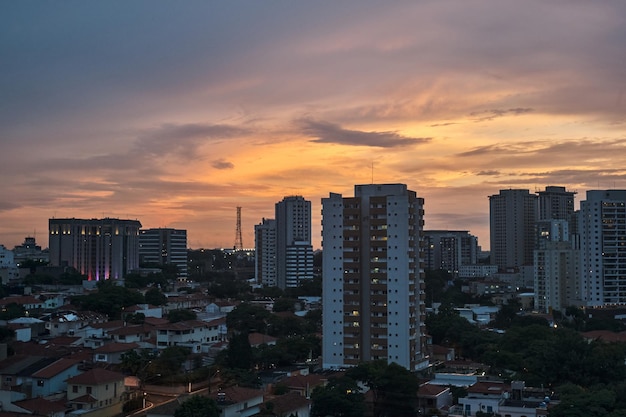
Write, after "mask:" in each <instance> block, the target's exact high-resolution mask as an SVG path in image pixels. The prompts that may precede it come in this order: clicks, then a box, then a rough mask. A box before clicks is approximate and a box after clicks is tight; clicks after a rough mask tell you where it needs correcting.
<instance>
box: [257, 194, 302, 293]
mask: <svg viewBox="0 0 626 417" xmlns="http://www.w3.org/2000/svg"><path fill="white" fill-rule="evenodd" d="M275 213H276V217H275V218H274V219H263V220H262V222H261V223H259V224H258V225H256V226H255V227H254V234H255V254H256V259H255V272H256V280H257V282H258V283H259V284H261V285H265V286H276V287H279V288H281V289H283V290H284V289H285V288H293V287H297V286H298V285H300V284H301V283H302V282H303V281H306V280H310V279H313V245H312V243H311V202H310V201H309V200H305V199H304V197H302V196H289V197H285V198H284V199H283V200H282V201H279V202H278V203H276V205H275Z"/></svg>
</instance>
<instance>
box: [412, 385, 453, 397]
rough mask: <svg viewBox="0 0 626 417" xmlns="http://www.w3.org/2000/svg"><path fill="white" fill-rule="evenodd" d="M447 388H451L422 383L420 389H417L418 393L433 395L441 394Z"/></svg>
mask: <svg viewBox="0 0 626 417" xmlns="http://www.w3.org/2000/svg"><path fill="white" fill-rule="evenodd" d="M447 390H449V388H448V387H445V386H443V385H434V384H423V385H420V387H419V389H418V390H417V395H418V396H425V397H431V396H437V395H440V394H442V393H443V392H445V391H447Z"/></svg>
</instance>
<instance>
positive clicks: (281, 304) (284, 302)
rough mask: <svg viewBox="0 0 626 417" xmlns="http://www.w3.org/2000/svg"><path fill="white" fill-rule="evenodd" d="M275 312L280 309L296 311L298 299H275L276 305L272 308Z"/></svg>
mask: <svg viewBox="0 0 626 417" xmlns="http://www.w3.org/2000/svg"><path fill="white" fill-rule="evenodd" d="M272 311H274V312H280V311H291V312H294V311H296V300H295V299H293V298H287V297H282V298H279V299H278V300H276V301H274V307H273V309H272Z"/></svg>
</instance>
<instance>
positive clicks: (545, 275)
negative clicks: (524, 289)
mask: <svg viewBox="0 0 626 417" xmlns="http://www.w3.org/2000/svg"><path fill="white" fill-rule="evenodd" d="M536 248H537V249H535V252H534V268H535V273H534V277H535V281H534V296H535V308H536V309H537V310H538V311H540V312H543V313H552V311H553V310H558V311H565V308H566V307H568V306H570V305H574V304H578V303H579V302H580V281H579V279H578V277H579V256H578V255H579V252H578V251H577V250H575V249H574V248H573V247H572V242H571V241H570V235H569V223H568V221H567V220H556V219H555V220H541V221H539V222H537V244H536Z"/></svg>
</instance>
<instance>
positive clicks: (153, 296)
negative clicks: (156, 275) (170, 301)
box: [145, 287, 167, 306]
mask: <svg viewBox="0 0 626 417" xmlns="http://www.w3.org/2000/svg"><path fill="white" fill-rule="evenodd" d="M145 299H146V303H148V304H152V305H153V306H162V305H165V304H167V296H166V295H165V294H163V292H162V291H161V290H160V289H158V288H155V287H152V288H150V289H149V290H148V291H146V295H145Z"/></svg>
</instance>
